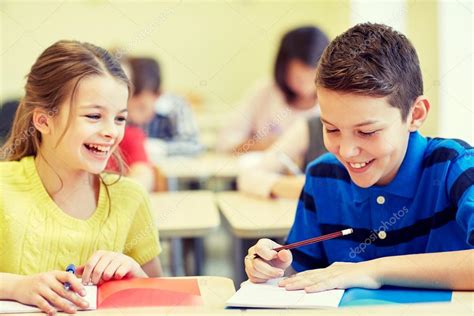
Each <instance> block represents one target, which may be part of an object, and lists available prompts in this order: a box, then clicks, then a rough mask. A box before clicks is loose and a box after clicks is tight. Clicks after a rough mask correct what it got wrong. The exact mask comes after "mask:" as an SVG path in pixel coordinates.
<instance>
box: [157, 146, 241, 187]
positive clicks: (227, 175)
mask: <svg viewBox="0 0 474 316" xmlns="http://www.w3.org/2000/svg"><path fill="white" fill-rule="evenodd" d="M157 166H158V168H160V170H161V172H162V173H163V174H164V175H165V176H166V178H167V179H168V187H169V189H170V191H176V190H177V189H178V187H179V186H178V184H179V183H178V182H179V181H184V180H197V181H208V180H209V179H211V178H214V179H225V180H235V179H236V178H237V175H238V172H239V165H238V158H237V157H236V156H234V155H231V154H218V153H210V152H209V153H204V154H202V155H200V156H197V157H180V156H172V157H166V158H164V159H162V160H159V161H157Z"/></svg>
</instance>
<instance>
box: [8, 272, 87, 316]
mask: <svg viewBox="0 0 474 316" xmlns="http://www.w3.org/2000/svg"><path fill="white" fill-rule="evenodd" d="M66 282H68V283H69V284H70V288H69V289H70V290H69V291H68V290H66V289H65V288H64V283H66ZM79 295H80V296H79ZM85 295H86V291H85V288H84V286H83V285H82V284H81V281H80V280H79V279H78V278H77V277H76V276H75V275H74V274H71V273H69V272H65V271H51V272H45V273H40V274H35V275H29V276H20V277H19V279H18V281H17V283H16V284H15V287H14V291H13V296H12V299H14V300H16V301H18V302H21V303H23V304H29V305H35V306H38V308H39V309H41V310H42V311H43V312H45V313H47V314H48V315H52V314H55V313H56V312H57V310H58V309H59V310H63V311H65V312H66V313H70V314H73V313H75V312H76V311H77V308H87V307H88V306H89V303H87V302H86V301H85V300H84V299H83V298H82V297H81V296H85Z"/></svg>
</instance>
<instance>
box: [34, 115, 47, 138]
mask: <svg viewBox="0 0 474 316" xmlns="http://www.w3.org/2000/svg"><path fill="white" fill-rule="evenodd" d="M33 125H34V127H35V128H36V129H37V130H38V131H39V132H40V133H41V134H49V133H50V132H51V120H50V117H49V116H48V115H47V114H46V113H45V112H43V111H41V110H35V111H34V112H33Z"/></svg>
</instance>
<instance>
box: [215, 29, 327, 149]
mask: <svg viewBox="0 0 474 316" xmlns="http://www.w3.org/2000/svg"><path fill="white" fill-rule="evenodd" d="M328 43H329V40H328V38H327V36H326V35H325V34H324V33H323V32H322V31H321V30H320V29H318V28H316V27H314V26H306V27H300V28H296V29H294V30H291V31H289V32H288V33H286V34H285V36H284V37H283V39H282V41H281V44H280V48H279V50H278V54H277V57H276V62H275V67H274V78H273V81H270V82H263V83H259V84H258V85H257V86H256V87H255V88H254V89H253V91H252V92H251V93H250V94H249V96H248V97H247V98H246V99H245V100H244V101H243V104H242V105H241V107H240V108H239V109H238V110H237V111H236V112H235V114H234V115H233V117H232V119H231V120H230V121H229V122H227V123H226V125H225V127H224V128H223V129H222V130H221V132H220V134H219V139H218V144H217V148H218V150H221V151H227V152H232V151H233V152H236V153H245V152H248V151H254V150H265V149H267V148H268V147H270V145H271V144H273V142H274V141H275V140H276V139H277V138H278V137H279V136H280V135H281V134H282V133H283V132H284V131H285V130H287V129H288V128H289V127H290V126H291V124H292V123H294V122H295V121H296V120H297V119H298V118H302V117H306V118H309V117H311V116H315V115H317V114H318V112H319V109H318V106H317V101H318V100H317V96H316V92H315V89H314V78H315V76H316V64H317V62H318V60H319V58H320V56H321V54H322V52H323V50H324V48H325V47H326V46H327V45H328Z"/></svg>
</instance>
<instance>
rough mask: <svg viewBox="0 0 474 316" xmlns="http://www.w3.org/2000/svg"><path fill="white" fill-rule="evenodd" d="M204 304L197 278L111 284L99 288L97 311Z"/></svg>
mask: <svg viewBox="0 0 474 316" xmlns="http://www.w3.org/2000/svg"><path fill="white" fill-rule="evenodd" d="M196 305H203V300H202V297H201V292H200V290H199V285H198V280H197V279H192V278H191V279H175V278H170V279H166V278H163V279H161V278H150V279H126V280H117V281H109V282H106V283H104V284H102V285H101V286H99V287H98V289H97V308H125V307H152V306H196Z"/></svg>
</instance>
